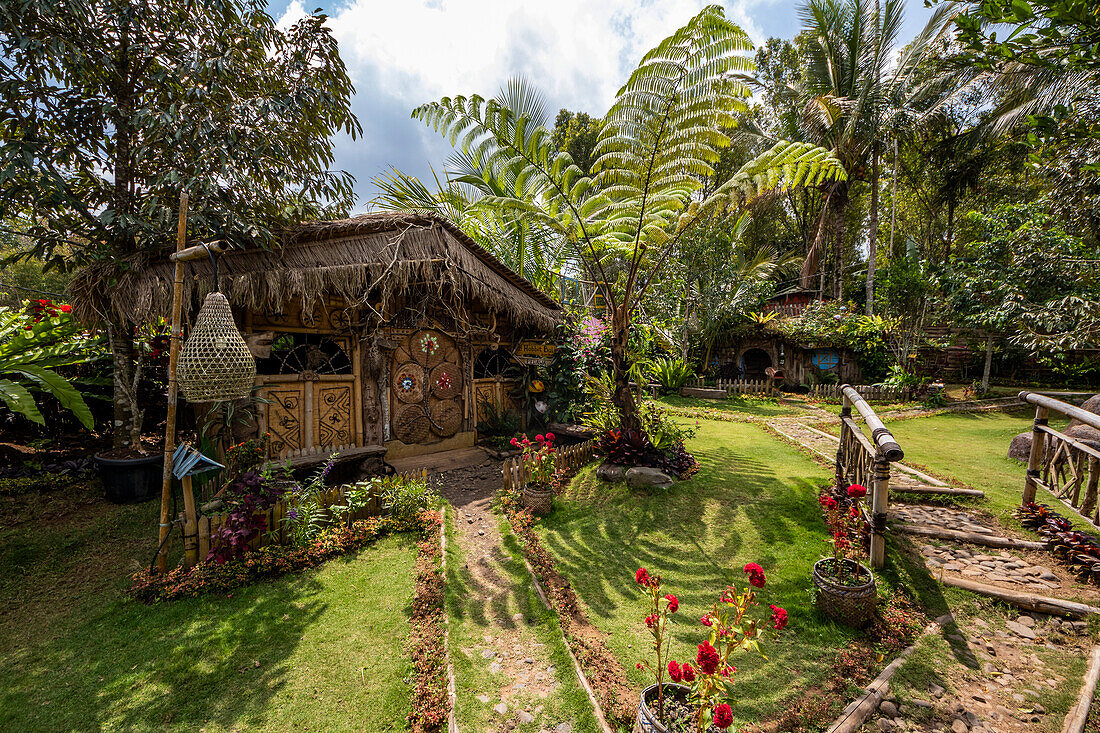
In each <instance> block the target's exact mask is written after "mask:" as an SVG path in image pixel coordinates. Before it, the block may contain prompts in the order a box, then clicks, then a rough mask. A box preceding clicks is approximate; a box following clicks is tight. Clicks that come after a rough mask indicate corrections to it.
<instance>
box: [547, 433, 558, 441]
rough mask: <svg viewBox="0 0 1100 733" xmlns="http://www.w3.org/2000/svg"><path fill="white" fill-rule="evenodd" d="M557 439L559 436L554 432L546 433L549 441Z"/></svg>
mask: <svg viewBox="0 0 1100 733" xmlns="http://www.w3.org/2000/svg"><path fill="white" fill-rule="evenodd" d="M555 440H557V437H556V436H555V435H554V434H553V433H547V434H546V442H547V443H553V442H554V441H555Z"/></svg>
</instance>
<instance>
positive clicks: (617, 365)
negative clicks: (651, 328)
mask: <svg viewBox="0 0 1100 733" xmlns="http://www.w3.org/2000/svg"><path fill="white" fill-rule="evenodd" d="M629 339H630V304H629V303H622V304H620V305H619V306H618V307H617V308H615V309H614V310H613V311H612V313H611V376H612V379H613V380H614V382H615V391H614V392H613V393H612V395H611V401H612V402H613V403H614V405H615V407H616V409H618V411H619V420H620V421H621V422H622V427H623V429H624V430H641V429H642V421H641V419H640V418H639V416H638V404H637V402H635V401H634V390H633V389H631V388H630V358H629V356H628V354H627V342H628V341H629Z"/></svg>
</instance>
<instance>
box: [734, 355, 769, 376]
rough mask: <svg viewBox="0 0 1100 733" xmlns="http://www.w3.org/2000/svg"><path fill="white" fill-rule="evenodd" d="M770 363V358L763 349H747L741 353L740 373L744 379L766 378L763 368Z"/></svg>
mask: <svg viewBox="0 0 1100 733" xmlns="http://www.w3.org/2000/svg"><path fill="white" fill-rule="evenodd" d="M771 365H772V358H771V357H770V356H768V352H766V351H764V350H763V349H749V350H748V351H746V352H745V353H744V354H742V355H741V374H742V375H743V376H744V378H745V379H766V378H767V376H768V375H767V374H765V373H764V370H765V369H767V368H768V367H770V366H771Z"/></svg>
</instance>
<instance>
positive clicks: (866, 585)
mask: <svg viewBox="0 0 1100 733" xmlns="http://www.w3.org/2000/svg"><path fill="white" fill-rule="evenodd" d="M845 494H846V495H847V499H848V501H847V502H843V501H842V500H841V501H838V500H837V498H836V497H834V496H831V495H830V494H829V493H822V495H821V497H820V498H819V499H818V501H819V502H820V504H821V507H822V509H824V510H825V517H826V521H827V522H828V525H829V531H830V532H831V533H832V540H831V543H832V545H833V555H832V557H826V558H823V559H821V560H818V561H817V562H816V563H815V564H814V571H813V584H814V597H815V600H816V603H817V606H818V608H820V609H821V610H822V612H824V613H825V615H826V616H828V617H829V618H831V619H833V620H834V621H837V622H839V623H842V624H846V625H848V626H852V627H855V628H860V627H862V626H864V625H866V624H867V622H868V621H870V620H871V618H872V617H873V616H874V615H875V606H876V604H877V603H878V588H877V587H876V585H875V576H874V574H873V573H872V572H871V570H870V568H868V567H867V566H866V565H863V564H862V563H860V562H858V561H857V560H856V559H855V558H856V557H858V556H859V547H860V545H859V542H858V538H859V536H860V534H861V533H862V530H863V515H862V513H861V512H860V509H859V505H860V501H861V500H862V499H863V497H865V496H867V489H866V488H864V487H863V486H861V485H859V484H852V485H851V486H849V487H848V489H847V491H846V492H845ZM842 499H843V497H842ZM845 504H847V506H845ZM853 536H855V537H856V538H857V542H856V543H854V544H853V542H852V537H853Z"/></svg>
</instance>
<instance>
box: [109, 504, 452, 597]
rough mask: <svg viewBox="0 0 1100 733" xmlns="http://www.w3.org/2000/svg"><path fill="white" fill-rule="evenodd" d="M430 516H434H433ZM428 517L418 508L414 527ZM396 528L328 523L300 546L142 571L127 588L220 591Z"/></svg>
mask: <svg viewBox="0 0 1100 733" xmlns="http://www.w3.org/2000/svg"><path fill="white" fill-rule="evenodd" d="M433 516H434V517H436V519H434V520H433V519H432V517H433ZM432 521H438V512H421V513H420V514H419V515H418V524H419V527H418V529H419V530H420V531H421V532H423V531H425V530H426V528H428V527H429V526H430V523H431V522H432ZM401 528H402V527H401V525H399V524H398V523H397V522H395V520H394V519H392V518H391V517H375V518H371V519H365V520H360V521H357V522H354V523H352V525H351V526H350V527H340V526H334V527H329V528H328V529H325V530H323V531H321V532H320V533H319V534H318V535H317V537H316V538H314V539H313V540H312V541H311V542H310V543H309V544H307V545H303V546H298V547H283V546H274V545H272V546H268V547H262V548H260V549H258V550H255V551H253V552H250V553H248V554H246V555H243V556H241V557H236V558H233V559H230V560H226V561H224V562H221V563H218V562H214V561H212V560H208V561H206V562H201V563H199V564H198V565H195V566H194V567H192V568H190V569H186V568H183V567H177V568H173V569H172V570H169V571H168V572H167V573H165V574H163V575H155V574H152V573H149V572H148V571H147V570H143V571H141V572H139V573H136V574H135V575H134V576H133V585H131V587H130V590H129V592H130V595H132V596H133V597H134V598H136V599H138V600H140V601H143V602H145V603H158V602H160V601H175V600H179V599H181V598H196V597H198V596H201V595H205V594H207V593H224V592H226V591H230V590H233V589H234V588H239V587H241V586H244V585H248V584H249V583H254V582H256V581H257V580H264V579H267V578H276V577H279V576H280V575H284V574H285V573H291V572H297V571H300V570H305V569H307V568H312V567H316V566H317V565H320V564H321V563H323V562H325V561H326V560H328V559H329V558H332V557H336V556H337V555H343V554H344V553H347V552H352V551H354V550H359V549H361V548H363V547H366V546H367V545H368V544H370V543H371V542H373V541H375V540H377V539H378V538H379V537H383V536H385V535H387V534H389V533H390V532H393V531H397V530H399V529H401Z"/></svg>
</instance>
